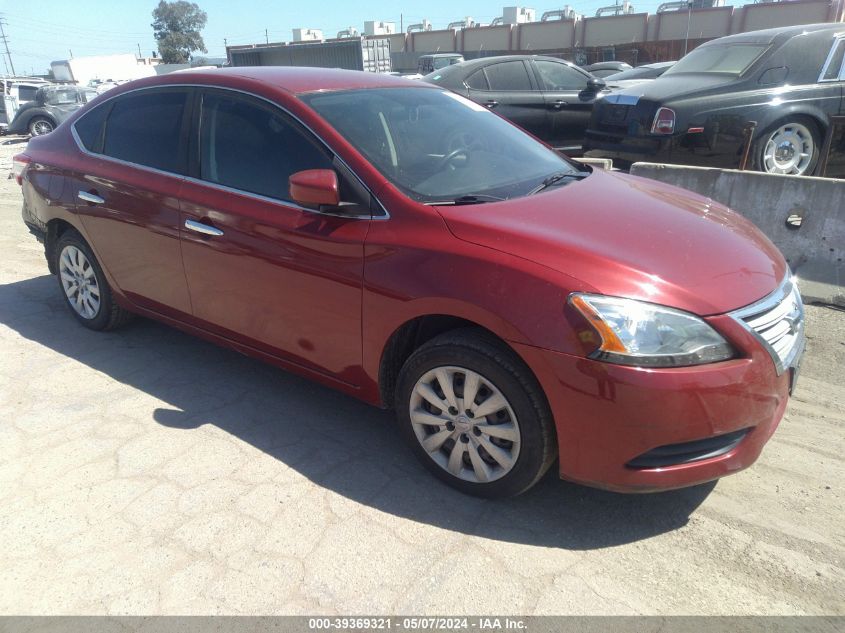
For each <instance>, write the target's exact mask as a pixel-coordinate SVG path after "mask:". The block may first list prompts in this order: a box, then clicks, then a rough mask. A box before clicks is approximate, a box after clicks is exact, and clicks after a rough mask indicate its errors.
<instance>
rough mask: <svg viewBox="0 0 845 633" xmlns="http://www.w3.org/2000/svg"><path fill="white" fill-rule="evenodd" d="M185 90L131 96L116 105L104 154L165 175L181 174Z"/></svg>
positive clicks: (160, 91)
mask: <svg viewBox="0 0 845 633" xmlns="http://www.w3.org/2000/svg"><path fill="white" fill-rule="evenodd" d="M186 101H187V92H186V91H184V90H168V91H165V90H156V91H154V92H151V91H145V92H140V93H130V94H128V95H125V96H121V97H118V98H117V99H115V101H114V106H112V110H111V113H110V114H109V118H108V121H107V122H106V132H105V140H104V143H103V154H105V155H106V156H111V157H112V158H118V159H120V160H125V161H128V162H130V163H136V164H138V165H145V166H147V167H154V168H156V169H161V170H163V171H171V172H181V171H184V170H183V169H182V167H183V166H182V164H181V163H182V160H181V159H180V155H181V153H180V151H179V149H180V141H179V138H180V134H179V132H180V130H181V127H182V115H183V113H184V110H185V103H186Z"/></svg>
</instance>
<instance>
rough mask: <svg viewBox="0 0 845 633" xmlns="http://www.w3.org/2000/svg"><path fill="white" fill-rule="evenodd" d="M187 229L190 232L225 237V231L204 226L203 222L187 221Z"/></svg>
mask: <svg viewBox="0 0 845 633" xmlns="http://www.w3.org/2000/svg"><path fill="white" fill-rule="evenodd" d="M185 228H186V229H188V230H189V231H195V232H197V233H202V234H203V235H211V236H213V237H220V236H221V235H223V231H221V230H220V229H217V228H214V227H213V226H209V225H208V224H203V223H202V222H197V221H196V220H185Z"/></svg>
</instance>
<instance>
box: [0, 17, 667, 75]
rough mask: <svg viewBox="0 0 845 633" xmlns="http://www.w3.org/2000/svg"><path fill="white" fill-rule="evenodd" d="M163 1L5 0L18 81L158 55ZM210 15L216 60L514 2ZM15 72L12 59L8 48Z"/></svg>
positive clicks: (2, 67) (441, 22) (441, 21)
mask: <svg viewBox="0 0 845 633" xmlns="http://www.w3.org/2000/svg"><path fill="white" fill-rule="evenodd" d="M568 2H569V4H570V5H571V6H572V7H573V8H574V9H575V10H576V11H577V12H578V13H582V14H585V15H593V14H595V11H596V9H598V8H599V7H602V6H606V5H609V4H613V0H574V1H573V0H568ZM632 2H633V4H634V7H635V8H636V10H637V11H638V12H641V11H648V12H654V10H655V8H656V7H657V5H658V4H660V2H662V0H647V1H646V0H632ZM157 4H158V1H157V0H28V1H27V0H0V18H2V19H3V22H4V26H3V28H4V30H5V32H6V37H7V39H8V44H9V50H10V51H11V54H12V63H13V64H14V67H15V71H17V73H18V74H23V73H27V74H30V73H37V74H43V73H45V72H47V69H48V68H49V66H50V62H51V61H54V60H59V59H68V58H69V57H70V55H71V51H72V53H73V56H74V57H80V56H83V55H107V54H110V53H135V54H136V55H137V54H138V47H139V46H140V49H141V52H142V53H143V55H144V56H145V57H147V56H150V54H151V52H152V51H153V50H154V49H155V47H156V43H155V39H154V38H153V31H152V27H151V26H150V23H151V22H152V11H153V9H154V8H155V6H156V5H157ZM197 4H198V5H199V6H200V8H201V9H203V10H204V11H205V12H206V13H207V14H208V23H207V24H206V27H205V29H203V31H202V35H203V38H204V40H205V45H206V48H207V49H208V55H209V56H213V57H218V56H219V57H224V56H225V54H226V50H225V45H224V39H225V40H228V43H229V44H230V45H232V44H253V43H256V42H263V41H264V37H265V34H264V32H265V29H266V30H267V36H268V38H269V40H270V41H271V42H273V41H276V42H284V41H290V40H291V39H293V36H292V34H291V29H293V28H297V27H304V28H315V29H322V30H323V32H324V34H326V36H329V37H331V36H334V34H335V33H337V32H338V31H341V30H343V29H346V28H347V27H349V26H354V27H355V28H357V29H358V30H359V31H363V30H364V20H384V21H389V22H396V28H397V30H398V29H399V24H400V17H401V19H402V22H403V23H404V25H405V27H407V25H408V24H412V23H415V22H420V21H422V20H423V18H425V19H428V20H429V21H430V22H431V23H432V24H433V25H434V28H445V27H446V25H447V24H448V23H449V22H455V21H458V20H461V19H463V18H464V17H466V16H471V17H472V18H473V19H475V20H476V21H479V22H490V21H491V20H492V19H493V18H495V17H498V16H501V15H502V7H503V6H505V5H506V4H516V3H509V2H507V0H504V1H502V0H498V1H491V0H462V1H461V2H456V1H455V0H425V1H424V2H420V0H416V1H414V2H407V3H404V2H402V0H398V1H394V2H349V1H348V0H312V1H310V2H309V1H300V2H269V1H265V2H252V1H250V0H198V1H197ZM564 4H566V2H561V3H560V4H551V3H550V2H549V0H543V2H542V3H534V4H526V5H522V6H528V7H531V8H534V9H536V11H537V18H538V19H539V17H540V15H541V14H542V13H543V12H544V11H551V10H554V9H561V8H563V5H564ZM0 53H3V58H4V63H0V73H2V72H6V71H7V65H8V59H6V56H5V50H4V49H2V43H0Z"/></svg>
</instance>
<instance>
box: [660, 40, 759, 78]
mask: <svg viewBox="0 0 845 633" xmlns="http://www.w3.org/2000/svg"><path fill="white" fill-rule="evenodd" d="M768 47H769V45H768V44H725V45H722V46H702V47H700V48H697V49H695V50H694V51H692V52H691V53H690V54H689V55H687V56H686V57H684V58H683V59H682V60H681V61H679V62H678V63H677V64H675V65H674V66H672V68H670V69H669V70H667V71H666V72H665V73H664V76H668V75H677V74H679V73H722V74H726V75H741V74H742V73H744V72H745V71H746V70H747V69H748V68H749V66H751V64H753V63H754V62H755V61H757V59H758V58H759V57H760V55H762V54H763V52H764V51H765V50H766V49H767V48H768Z"/></svg>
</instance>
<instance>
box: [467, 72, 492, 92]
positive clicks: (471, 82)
mask: <svg viewBox="0 0 845 633" xmlns="http://www.w3.org/2000/svg"><path fill="white" fill-rule="evenodd" d="M466 85H467V87H468V88H471V89H472V90H489V89H490V86H489V85H488V84H487V77H485V76H484V70H483V69H482V70H477V71H475V72H474V73H472V74H471V75H470V76H469V77H467V80H466Z"/></svg>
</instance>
